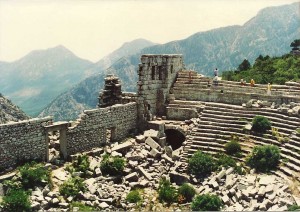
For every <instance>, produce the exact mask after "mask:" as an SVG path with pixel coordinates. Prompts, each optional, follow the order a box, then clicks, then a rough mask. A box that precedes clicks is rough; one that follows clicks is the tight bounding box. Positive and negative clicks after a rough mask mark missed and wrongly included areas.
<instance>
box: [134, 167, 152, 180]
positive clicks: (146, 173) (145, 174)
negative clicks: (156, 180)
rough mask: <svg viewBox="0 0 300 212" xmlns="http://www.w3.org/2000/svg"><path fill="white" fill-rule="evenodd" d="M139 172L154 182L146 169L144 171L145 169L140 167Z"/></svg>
mask: <svg viewBox="0 0 300 212" xmlns="http://www.w3.org/2000/svg"><path fill="white" fill-rule="evenodd" d="M138 171H139V172H140V173H141V174H142V175H144V176H145V177H146V179H147V180H149V181H152V179H153V178H152V177H151V174H149V173H148V172H146V171H145V169H144V168H143V167H141V166H138Z"/></svg>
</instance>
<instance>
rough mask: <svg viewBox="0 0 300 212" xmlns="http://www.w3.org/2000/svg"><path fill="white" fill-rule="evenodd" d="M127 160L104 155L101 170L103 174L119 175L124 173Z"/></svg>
mask: <svg viewBox="0 0 300 212" xmlns="http://www.w3.org/2000/svg"><path fill="white" fill-rule="evenodd" d="M124 166H125V160H124V159H123V158H121V157H112V156H110V155H104V156H103V159H102V161H101V163H100V169H101V171H102V173H103V174H109V175H119V174H122V173H123V170H124Z"/></svg>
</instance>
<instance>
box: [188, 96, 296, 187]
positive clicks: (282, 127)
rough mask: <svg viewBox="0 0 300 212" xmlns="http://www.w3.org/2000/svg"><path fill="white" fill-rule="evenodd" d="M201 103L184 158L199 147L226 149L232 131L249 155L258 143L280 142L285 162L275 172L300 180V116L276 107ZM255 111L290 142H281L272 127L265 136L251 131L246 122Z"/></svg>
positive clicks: (254, 114)
mask: <svg viewBox="0 0 300 212" xmlns="http://www.w3.org/2000/svg"><path fill="white" fill-rule="evenodd" d="M185 104H186V105H188V101H185ZM201 104H202V105H205V107H204V108H203V110H202V112H201V113H200V116H199V118H198V120H197V124H196V126H195V127H194V128H193V129H192V132H191V134H190V135H189V136H188V137H187V144H186V146H185V147H184V153H183V157H182V161H183V162H187V159H188V158H189V157H190V156H192V155H193V154H194V153H195V152H196V151H198V150H201V151H203V152H207V153H211V154H216V153H220V152H225V150H224V145H225V144H226V143H227V142H229V141H230V138H231V136H232V135H236V136H238V137H239V138H240V144H241V147H242V154H243V155H244V156H246V155H248V154H249V153H250V152H251V151H252V148H253V147H254V146H256V145H266V144H273V145H277V146H279V148H280V150H281V158H282V159H281V161H282V165H281V166H280V168H279V170H277V171H276V172H274V174H276V175H278V176H281V177H282V176H285V177H286V176H289V177H295V178H296V179H298V180H299V181H300V174H299V173H300V136H299V134H297V133H296V129H297V128H300V119H299V117H294V116H287V115H285V114H282V113H280V112H278V111H277V110H274V109H266V108H244V107H242V106H237V105H230V104H223V103H213V102H202V103H201ZM256 115H262V116H265V117H267V118H268V119H269V120H270V121H271V122H272V126H273V127H276V128H277V129H278V132H279V133H280V134H281V135H282V136H284V137H288V139H289V142H286V143H282V142H279V141H278V140H277V138H276V137H275V136H273V135H272V131H271V130H270V131H269V132H267V133H266V134H264V135H263V136H261V135H254V134H252V133H250V134H248V133H247V131H245V130H244V126H245V125H246V124H247V123H248V122H251V121H252V119H253V117H254V116H256Z"/></svg>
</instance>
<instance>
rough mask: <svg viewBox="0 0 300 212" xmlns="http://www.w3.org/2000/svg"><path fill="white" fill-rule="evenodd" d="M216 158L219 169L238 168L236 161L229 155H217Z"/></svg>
mask: <svg viewBox="0 0 300 212" xmlns="http://www.w3.org/2000/svg"><path fill="white" fill-rule="evenodd" d="M216 158H217V162H216V164H217V166H218V167H225V168H229V167H233V168H235V167H236V161H235V160H234V159H233V158H232V157H230V156H228V155H225V154H223V153H221V154H217V155H216Z"/></svg>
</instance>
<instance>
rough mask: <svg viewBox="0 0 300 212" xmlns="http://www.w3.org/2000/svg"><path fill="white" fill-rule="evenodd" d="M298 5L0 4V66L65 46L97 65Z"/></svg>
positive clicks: (221, 0) (219, 1) (264, 0)
mask: <svg viewBox="0 0 300 212" xmlns="http://www.w3.org/2000/svg"><path fill="white" fill-rule="evenodd" d="M292 2H297V0H98V1H96V0H72V1H67V0H51V1H50V0H44V1H43V0H39V1H37V0H20V1H16V0H0V61H14V60H17V59H19V58H21V57H23V56H24V55H26V54H27V53H29V52H30V51H32V50H35V49H46V48H51V47H54V46H57V45H60V44H61V45H64V46H65V47H67V48H68V49H70V50H71V51H72V52H74V53H75V54H76V55H77V56H79V57H82V58H85V59H88V60H91V61H97V60H99V59H101V58H102V57H103V56H105V55H107V54H108V53H110V52H112V51H113V50H115V49H117V48H119V47H120V46H121V45H122V44H123V43H124V42H127V41H131V40H134V39H137V38H145V39H148V40H151V41H153V42H157V43H166V42H168V41H172V40H179V39H183V38H186V37H188V36H190V35H192V34H193V33H196V32H199V31H206V30H209V29H214V28H217V27H221V26H229V25H236V24H238V25H242V24H244V23H245V22H246V21H248V20H249V19H250V18H252V17H253V16H255V15H256V14H257V12H258V11H259V10H260V9H262V8H264V7H268V6H276V5H283V4H289V3H292Z"/></svg>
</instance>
